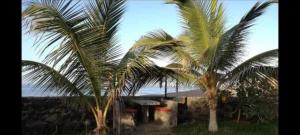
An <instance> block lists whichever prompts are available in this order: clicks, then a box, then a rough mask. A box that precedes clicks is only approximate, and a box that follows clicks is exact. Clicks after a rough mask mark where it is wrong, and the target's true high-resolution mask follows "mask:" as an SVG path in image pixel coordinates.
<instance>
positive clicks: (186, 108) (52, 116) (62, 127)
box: [22, 97, 208, 135]
mask: <svg viewBox="0 0 300 135" xmlns="http://www.w3.org/2000/svg"><path fill="white" fill-rule="evenodd" d="M137 98H140V97H137ZM154 99H156V100H158V99H157V98H154ZM174 100H175V99H174ZM179 100H180V101H179V104H178V112H177V113H178V123H184V122H187V121H193V120H198V121H202V120H207V119H208V106H207V105H206V101H205V98H203V97H187V98H182V99H179ZM174 102H175V101H174ZM78 104H79V102H78V98H74V97H72V98H71V97H26V98H22V133H23V135H41V134H43V135H47V134H52V133H54V132H55V133H72V132H73V133H74V134H75V133H80V132H84V131H85V127H86V126H87V129H88V131H91V130H93V128H94V127H95V126H96V124H95V122H94V119H93V115H92V113H91V112H89V111H88V109H86V108H85V107H84V106H82V105H78ZM110 114H111V113H109V114H108V115H110ZM122 116H123V115H122ZM174 120H175V119H174ZM121 121H122V123H124V124H125V125H126V124H129V125H130V126H129V127H130V128H132V127H134V126H135V122H134V120H133V118H131V117H128V116H127V115H124V116H123V117H122V118H121ZM86 122H87V123H86ZM173 123H174V122H173ZM110 125H111V124H110ZM171 125H173V124H171ZM175 125H176V124H175ZM122 128H124V125H122Z"/></svg>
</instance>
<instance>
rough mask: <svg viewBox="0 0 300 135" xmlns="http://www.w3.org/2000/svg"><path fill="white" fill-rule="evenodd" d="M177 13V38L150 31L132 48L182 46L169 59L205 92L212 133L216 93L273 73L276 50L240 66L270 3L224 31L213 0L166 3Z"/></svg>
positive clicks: (220, 13) (219, 9)
mask: <svg viewBox="0 0 300 135" xmlns="http://www.w3.org/2000/svg"><path fill="white" fill-rule="evenodd" d="M167 3H175V4H176V5H177V6H178V8H179V11H180V14H181V17H182V21H183V25H184V28H185V32H184V33H183V34H182V35H180V36H179V37H178V38H177V39H176V38H173V37H172V36H170V35H169V34H167V33H166V32H164V31H160V32H152V33H151V35H152V36H151V37H143V38H141V39H140V40H139V41H137V43H136V46H153V45H159V44H170V43H173V44H177V45H180V46H183V47H176V48H173V53H171V54H170V53H169V55H170V57H171V58H172V59H173V60H174V61H175V62H177V63H178V64H181V65H182V67H183V68H184V69H185V70H181V72H178V70H177V73H180V74H182V75H183V74H184V76H185V80H186V79H187V80H190V81H191V80H194V81H193V84H194V85H196V86H198V87H199V88H201V89H203V90H205V91H206V92H205V95H206V96H207V99H208V105H209V108H210V115H209V116H210V118H209V126H208V130H209V131H211V132H216V131H217V130H218V126H217V117H216V109H217V96H218V94H217V92H218V91H219V90H220V89H226V88H228V87H230V86H231V85H232V84H234V82H237V81H239V80H240V79H242V78H244V77H245V76H255V75H257V76H260V77H261V78H265V79H266V78H269V77H268V75H270V74H274V73H277V68H275V67H274V66H268V65H269V64H271V63H272V60H274V59H275V58H277V57H278V49H275V50H270V51H267V52H264V53H261V54H259V55H256V56H254V57H252V58H250V59H248V60H246V61H244V62H242V63H239V62H240V59H241V55H242V54H243V52H244V50H243V48H244V46H245V45H246V43H245V39H246V38H247V35H248V31H249V28H250V27H251V26H252V25H253V21H254V20H255V19H256V18H257V17H258V16H260V15H261V14H262V13H263V12H264V10H265V9H266V8H267V7H268V6H269V5H270V4H271V3H273V2H272V1H268V2H265V3H262V4H261V3H256V4H255V5H254V6H253V7H252V8H251V9H250V11H249V12H248V13H247V14H246V15H245V16H244V17H243V18H242V19H241V20H240V22H239V23H238V24H237V25H235V26H233V27H232V28H230V29H229V30H226V31H225V29H224V9H223V6H222V4H220V3H218V1H217V0H211V1H209V0H199V1H195V0H169V1H168V2H167Z"/></svg>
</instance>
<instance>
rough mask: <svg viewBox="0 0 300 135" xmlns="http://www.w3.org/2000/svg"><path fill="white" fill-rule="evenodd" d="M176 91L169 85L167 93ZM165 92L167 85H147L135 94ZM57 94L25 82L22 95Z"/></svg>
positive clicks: (187, 88) (53, 95)
mask: <svg viewBox="0 0 300 135" xmlns="http://www.w3.org/2000/svg"><path fill="white" fill-rule="evenodd" d="M195 89H199V88H195V87H179V88H178V91H179V92H182V91H189V90H195ZM173 92H176V89H175V87H167V93H173ZM164 93H165V87H162V88H160V87H157V86H147V87H143V88H141V89H140V90H139V92H138V93H136V95H135V96H143V95H163V94H164ZM55 96H61V95H58V94H56V93H54V92H45V93H42V92H41V90H39V88H35V87H33V86H31V85H29V84H23V85H22V97H55Z"/></svg>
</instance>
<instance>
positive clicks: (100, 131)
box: [95, 109, 106, 135]
mask: <svg viewBox="0 0 300 135" xmlns="http://www.w3.org/2000/svg"><path fill="white" fill-rule="evenodd" d="M103 118H104V117H103V113H102V110H101V109H97V122H96V123H97V127H96V129H95V131H96V134H95V135H106V131H105V128H104V121H103Z"/></svg>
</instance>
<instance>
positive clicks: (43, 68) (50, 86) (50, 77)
mask: <svg viewBox="0 0 300 135" xmlns="http://www.w3.org/2000/svg"><path fill="white" fill-rule="evenodd" d="M22 67H23V69H22V70H23V72H25V73H26V74H25V75H24V79H25V80H27V81H28V82H31V83H32V84H33V85H34V86H36V87H39V88H41V90H42V91H43V92H46V91H54V92H56V93H57V94H58V95H72V96H82V95H84V93H85V92H86V91H85V90H84V89H78V87H77V86H76V85H77V83H76V82H74V83H73V82H71V81H70V80H69V79H67V78H66V77H65V76H64V75H62V74H60V73H59V72H58V71H56V70H55V69H53V68H51V67H49V66H47V65H45V64H42V63H38V62H34V61H28V60H23V61H22Z"/></svg>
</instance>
